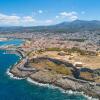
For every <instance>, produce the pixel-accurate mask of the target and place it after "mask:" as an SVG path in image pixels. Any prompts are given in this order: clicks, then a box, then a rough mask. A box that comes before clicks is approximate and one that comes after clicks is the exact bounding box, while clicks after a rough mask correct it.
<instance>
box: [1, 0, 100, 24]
mask: <svg viewBox="0 0 100 100" xmlns="http://www.w3.org/2000/svg"><path fill="white" fill-rule="evenodd" d="M74 20H100V0H0V26H38V25H52V24H57V23H61V22H64V21H74Z"/></svg>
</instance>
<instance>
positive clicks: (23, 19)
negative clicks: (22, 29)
mask: <svg viewBox="0 0 100 100" xmlns="http://www.w3.org/2000/svg"><path fill="white" fill-rule="evenodd" d="M21 20H22V22H25V23H32V22H35V21H36V20H35V19H33V17H31V16H25V17H23V18H22V19H21Z"/></svg>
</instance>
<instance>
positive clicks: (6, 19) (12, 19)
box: [0, 13, 20, 24]
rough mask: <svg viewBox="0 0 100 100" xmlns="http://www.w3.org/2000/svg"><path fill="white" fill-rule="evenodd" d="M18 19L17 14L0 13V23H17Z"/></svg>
mask: <svg viewBox="0 0 100 100" xmlns="http://www.w3.org/2000/svg"><path fill="white" fill-rule="evenodd" d="M19 20H20V17H19V16H15V15H11V16H8V15H5V14H1V13H0V23H4V24H8V23H15V24H18V23H19Z"/></svg>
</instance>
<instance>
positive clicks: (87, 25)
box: [0, 20, 100, 32]
mask: <svg viewBox="0 0 100 100" xmlns="http://www.w3.org/2000/svg"><path fill="white" fill-rule="evenodd" d="M81 31H100V21H97V20H92V21H85V20H75V21H72V22H62V23H59V24H56V25H49V26H31V27H22V26H12V27H11V26H10V27H0V32H81Z"/></svg>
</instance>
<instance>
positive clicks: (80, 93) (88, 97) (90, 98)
mask: <svg viewBox="0 0 100 100" xmlns="http://www.w3.org/2000/svg"><path fill="white" fill-rule="evenodd" d="M27 81H28V82H30V83H33V84H35V85H38V86H42V87H48V88H51V89H58V90H60V91H61V92H62V93H67V94H69V95H71V94H75V95H82V96H84V97H85V98H86V99H88V100H99V99H97V98H92V97H90V96H88V95H85V94H84V92H77V91H72V90H64V89H62V88H60V87H57V86H54V85H50V84H43V83H38V82H36V81H34V80H32V79H31V78H27Z"/></svg>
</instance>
